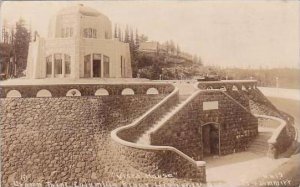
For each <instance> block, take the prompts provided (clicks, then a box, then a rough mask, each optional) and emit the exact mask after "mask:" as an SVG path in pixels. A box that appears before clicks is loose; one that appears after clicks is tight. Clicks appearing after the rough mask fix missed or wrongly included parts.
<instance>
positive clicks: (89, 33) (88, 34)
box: [83, 28, 97, 38]
mask: <svg viewBox="0 0 300 187" xmlns="http://www.w3.org/2000/svg"><path fill="white" fill-rule="evenodd" d="M83 37H84V38H97V30H96V29H92V28H85V29H84V30H83Z"/></svg>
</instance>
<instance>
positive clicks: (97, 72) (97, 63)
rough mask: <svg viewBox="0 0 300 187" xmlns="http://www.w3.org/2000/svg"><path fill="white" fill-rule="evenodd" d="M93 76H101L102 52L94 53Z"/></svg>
mask: <svg viewBox="0 0 300 187" xmlns="http://www.w3.org/2000/svg"><path fill="white" fill-rule="evenodd" d="M93 77H101V54H94V55H93Z"/></svg>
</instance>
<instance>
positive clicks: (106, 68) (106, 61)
mask: <svg viewBox="0 0 300 187" xmlns="http://www.w3.org/2000/svg"><path fill="white" fill-rule="evenodd" d="M103 66H104V72H103V76H104V77H109V57H108V56H105V55H104V56H103Z"/></svg>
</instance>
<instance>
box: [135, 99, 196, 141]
mask: <svg viewBox="0 0 300 187" xmlns="http://www.w3.org/2000/svg"><path fill="white" fill-rule="evenodd" d="M189 96H190V95H180V96H179V102H178V103H176V104H175V105H174V106H172V107H171V108H170V109H169V110H168V111H167V112H165V114H164V115H163V116H161V117H159V118H158V119H157V120H156V121H155V122H154V123H153V125H152V126H151V127H149V128H148V129H147V130H146V131H145V132H144V133H143V134H142V135H141V136H140V137H139V138H138V140H137V143H139V144H150V133H151V132H153V131H154V130H155V129H156V128H157V127H158V125H159V124H161V123H162V122H163V121H165V120H166V119H168V118H169V117H170V116H171V114H172V112H173V111H174V110H176V108H178V107H179V106H180V105H181V104H182V103H183V102H184V101H185V100H186V99H187V98H188V97H189Z"/></svg>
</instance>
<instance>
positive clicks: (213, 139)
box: [202, 123, 220, 157]
mask: <svg viewBox="0 0 300 187" xmlns="http://www.w3.org/2000/svg"><path fill="white" fill-rule="evenodd" d="M219 133H220V132H219V124H216V123H208V124H205V125H204V126H202V145H203V156H204V157H206V156H212V155H219V143H220V142H219V138H220V137H219Z"/></svg>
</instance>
